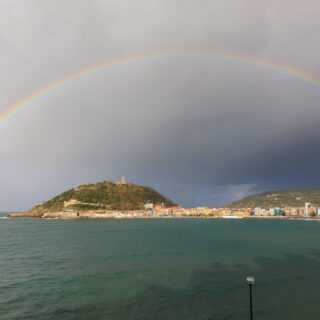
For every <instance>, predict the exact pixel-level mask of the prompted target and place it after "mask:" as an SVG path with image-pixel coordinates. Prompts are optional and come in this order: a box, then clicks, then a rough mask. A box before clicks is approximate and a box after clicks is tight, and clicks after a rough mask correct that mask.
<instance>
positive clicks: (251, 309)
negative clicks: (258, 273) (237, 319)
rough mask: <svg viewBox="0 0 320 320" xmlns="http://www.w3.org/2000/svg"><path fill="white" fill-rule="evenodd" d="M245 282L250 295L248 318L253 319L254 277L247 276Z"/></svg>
mask: <svg viewBox="0 0 320 320" xmlns="http://www.w3.org/2000/svg"><path fill="white" fill-rule="evenodd" d="M246 280H247V284H248V286H249V297H250V320H253V303H252V287H253V285H254V283H255V279H254V277H247V279H246Z"/></svg>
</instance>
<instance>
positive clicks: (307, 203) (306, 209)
mask: <svg viewBox="0 0 320 320" xmlns="http://www.w3.org/2000/svg"><path fill="white" fill-rule="evenodd" d="M310 205H311V203H310V202H306V203H305V206H304V215H305V217H308V216H309V208H310Z"/></svg>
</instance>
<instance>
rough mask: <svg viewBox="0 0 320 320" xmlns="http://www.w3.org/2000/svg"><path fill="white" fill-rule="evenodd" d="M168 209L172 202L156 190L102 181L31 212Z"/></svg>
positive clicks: (63, 195) (71, 190) (73, 191)
mask: <svg viewBox="0 0 320 320" xmlns="http://www.w3.org/2000/svg"><path fill="white" fill-rule="evenodd" d="M148 202H150V203H153V204H159V205H160V204H163V205H164V206H172V205H174V203H173V202H172V201H171V200H169V199H167V198H165V197H163V196H162V195H161V194H159V193H158V192H157V191H155V190H153V189H152V188H149V187H144V186H140V185H136V184H132V183H125V184H117V183H113V182H108V181H103V182H99V183H96V184H85V185H81V186H79V187H77V188H73V189H70V190H68V191H65V192H63V193H61V194H59V195H58V196H56V197H54V198H53V199H51V200H49V201H47V202H45V203H43V204H40V205H37V206H35V207H34V208H33V209H32V211H33V212H41V213H44V212H56V211H62V210H66V209H69V210H79V211H81V210H98V209H101V210H140V209H144V205H145V204H146V203H148Z"/></svg>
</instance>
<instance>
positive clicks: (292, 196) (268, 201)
mask: <svg viewBox="0 0 320 320" xmlns="http://www.w3.org/2000/svg"><path fill="white" fill-rule="evenodd" d="M306 202H310V203H311V204H313V205H315V206H319V207H320V188H317V189H316V188H312V189H311V188H309V189H296V190H279V191H269V192H264V193H259V194H255V195H251V196H248V197H245V198H243V199H241V200H239V201H235V202H233V203H231V204H229V205H228V207H230V208H255V207H262V208H275V207H287V206H291V207H303V206H304V205H305V203H306Z"/></svg>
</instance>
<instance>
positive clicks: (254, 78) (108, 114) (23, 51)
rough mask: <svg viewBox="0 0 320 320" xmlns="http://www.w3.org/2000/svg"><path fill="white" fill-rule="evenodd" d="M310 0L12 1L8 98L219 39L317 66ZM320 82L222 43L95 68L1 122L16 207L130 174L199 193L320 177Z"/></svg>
mask: <svg viewBox="0 0 320 320" xmlns="http://www.w3.org/2000/svg"><path fill="white" fill-rule="evenodd" d="M309 2H310V3H309V8H312V9H313V10H311V9H310V10H309V9H308V10H307V9H303V10H304V11H302V12H300V15H299V19H300V20H297V19H298V18H297V15H296V13H297V11H296V10H298V9H299V8H300V4H299V3H298V2H292V1H290V7H289V1H287V0H286V1H282V2H281V4H279V2H276V1H271V2H268V4H263V3H262V2H260V3H257V1H249V0H247V1H245V0H242V1H241V0H237V1H224V2H222V1H202V2H201V5H199V4H198V3H196V2H195V1H191V0H189V1H184V2H183V4H181V3H179V2H175V1H170V2H169V1H156V0H154V1H139V2H138V3H137V2H135V3H134V2H130V1H98V0H96V1H90V2H89V1H69V2H68V6H67V7H66V4H65V2H62V1H55V2H52V1H50V2H49V1H35V0H34V1H28V2H24V3H21V1H12V0H11V1H2V2H1V4H0V6H1V7H2V10H0V49H1V52H2V59H1V61H0V64H1V70H2V71H3V72H1V74H0V82H1V84H2V89H3V92H2V93H1V95H0V111H1V110H5V109H6V107H7V105H8V104H11V103H12V102H14V101H16V100H17V99H20V98H21V97H24V96H26V95H28V94H30V93H31V92H32V91H34V90H37V89H38V88H39V87H43V86H44V85H46V84H48V83H50V82H52V81H54V80H56V79H60V78H63V77H64V76H65V75H66V74H69V73H70V72H74V71H76V70H79V69H80V68H82V67H83V66H85V65H88V64H94V63H97V62H99V61H108V60H109V59H112V58H113V57H119V56H126V55H130V54H133V53H142V54H143V53H146V54H147V53H149V52H158V51H173V50H177V49H179V50H181V49H185V50H186V51H188V50H192V49H196V50H200V51H201V50H205V49H208V48H209V49H214V48H217V49H221V50H225V51H230V52H236V53H249V54H251V55H256V56H266V57H268V58H269V59H270V60H273V59H274V60H276V61H277V60H279V61H287V63H288V64H290V63H292V64H295V65H297V66H303V67H304V68H306V69H310V70H314V71H315V72H316V70H317V68H318V59H317V58H316V57H318V51H319V48H318V47H317V46H318V44H317V42H315V41H314V40H313V39H314V38H313V37H314V30H317V28H318V27H319V25H318V24H320V22H319V21H318V17H317V12H318V10H319V9H320V5H318V4H317V2H315V1H311V0H310V1H309ZM288 8H289V9H288ZM304 34H309V35H310V37H309V38H308V37H306V36H305V37H304V36H302V35H304ZM305 48H308V50H305ZM311 48H312V50H309V49H311ZM319 95H320V93H319V87H317V86H313V85H310V84H308V83H306V82H304V81H302V80H300V79H297V78H294V77H291V76H289V75H287V74H285V73H283V72H280V71H279V72H276V71H275V70H274V69H272V68H268V67H267V66H258V65H255V64H248V63H245V64H244V63H240V62H237V61H233V60H228V59H223V58H221V57H214V56H212V57H208V56H201V55H200V56H199V55H198V56H191V55H190V56H179V55H175V56H169V57H168V56H167V57H165V56H164V57H162V58H153V59H152V58H149V59H145V60H141V61H136V62H134V61H132V62H130V63H128V64H126V65H117V66H114V67H113V68H111V69H105V70H100V71H98V72H95V73H92V74H88V75H86V76H83V77H81V78H80V79H77V80H73V81H70V82H67V83H65V84H64V85H63V86H61V87H58V88H56V89H55V90H53V91H51V92H50V93H49V94H46V95H44V96H42V97H39V98H37V99H35V100H33V101H32V102H30V103H28V105H27V106H25V108H23V109H21V110H20V111H19V112H17V113H16V115H15V116H14V117H12V118H10V120H7V121H5V122H3V123H1V124H0V134H1V140H0V150H1V151H0V163H1V180H2V184H1V187H0V201H1V204H2V207H3V209H22V208H27V207H29V206H31V205H32V204H33V203H35V202H37V201H42V200H45V199H47V198H48V197H49V196H52V195H54V194H55V193H57V192H60V191H61V190H63V189H65V188H67V187H71V186H73V185H74V184H78V183H83V182H88V181H96V180H101V179H115V178H118V177H119V176H120V175H123V174H124V175H126V176H127V177H128V178H129V179H131V180H134V181H137V182H140V183H146V184H150V185H153V186H154V187H156V188H159V190H160V191H162V192H163V193H164V194H166V195H168V196H171V197H172V198H174V199H175V200H177V201H179V202H181V203H182V204H185V205H200V204H204V205H206V204H207V205H221V204H222V203H224V202H227V201H230V200H233V199H237V198H239V197H241V196H243V195H246V194H248V193H251V192H254V191H257V190H265V189H268V188H274V187H286V186H289V185H294V186H297V185H310V184H316V183H317V181H318V179H319V175H318V174H317V170H316V168H317V162H318V161H319V158H320V154H319V152H318V151H317V150H318V149H319V143H318V141H317V136H318V124H317V123H318V122H319V116H320V109H319V107H318V104H317V101H319Z"/></svg>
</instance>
